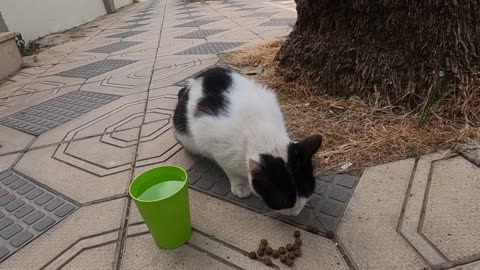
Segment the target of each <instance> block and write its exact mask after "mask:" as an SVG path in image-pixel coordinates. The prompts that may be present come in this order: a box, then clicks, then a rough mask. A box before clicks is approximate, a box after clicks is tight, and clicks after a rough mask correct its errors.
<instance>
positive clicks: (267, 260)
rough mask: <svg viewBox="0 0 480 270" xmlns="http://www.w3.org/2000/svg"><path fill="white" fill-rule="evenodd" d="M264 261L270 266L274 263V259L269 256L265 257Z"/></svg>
mask: <svg viewBox="0 0 480 270" xmlns="http://www.w3.org/2000/svg"><path fill="white" fill-rule="evenodd" d="M263 263H264V264H265V265H268V266H270V265H272V264H273V263H272V260H271V259H270V258H269V257H265V258H264V259H263Z"/></svg>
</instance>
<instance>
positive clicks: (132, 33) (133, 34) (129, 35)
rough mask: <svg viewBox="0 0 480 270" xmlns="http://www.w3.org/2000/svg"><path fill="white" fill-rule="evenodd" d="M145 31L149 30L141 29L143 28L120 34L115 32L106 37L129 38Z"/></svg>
mask: <svg viewBox="0 0 480 270" xmlns="http://www.w3.org/2000/svg"><path fill="white" fill-rule="evenodd" d="M145 32H147V31H141V30H138V31H128V32H123V33H118V34H114V35H111V36H107V37H106V38H127V37H131V36H135V35H138V34H141V33H145Z"/></svg>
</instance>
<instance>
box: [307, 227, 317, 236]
mask: <svg viewBox="0 0 480 270" xmlns="http://www.w3.org/2000/svg"><path fill="white" fill-rule="evenodd" d="M307 232H311V233H315V234H318V233H319V232H320V229H319V228H317V227H313V226H310V225H308V226H307Z"/></svg>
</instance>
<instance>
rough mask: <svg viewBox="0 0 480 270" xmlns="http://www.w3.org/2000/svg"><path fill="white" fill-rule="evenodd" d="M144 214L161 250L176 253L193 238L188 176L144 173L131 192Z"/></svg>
mask: <svg viewBox="0 0 480 270" xmlns="http://www.w3.org/2000/svg"><path fill="white" fill-rule="evenodd" d="M129 193H130V197H132V199H133V200H134V201H135V204H136V205H137V208H138V210H139V211H140V214H141V215H142V217H143V219H144V220H145V223H146V224H147V227H148V229H149V230H150V233H151V234H152V236H153V239H154V240H155V243H156V244H157V246H158V247H159V248H163V249H174V248H177V247H179V246H181V245H183V244H184V243H186V242H187V241H188V239H189V238H190V235H191V234H192V226H191V223H190V206H189V202H188V175H187V172H186V171H185V170H184V169H182V168H180V167H176V166H160V167H156V168H153V169H150V170H148V171H145V172H143V173H142V174H140V175H139V176H137V177H136V178H135V180H133V182H132V183H131V184H130V188H129Z"/></svg>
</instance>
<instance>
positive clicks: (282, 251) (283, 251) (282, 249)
mask: <svg viewBox="0 0 480 270" xmlns="http://www.w3.org/2000/svg"><path fill="white" fill-rule="evenodd" d="M278 252H280V254H285V253H287V250H286V249H285V248H284V247H281V248H279V249H278Z"/></svg>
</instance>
